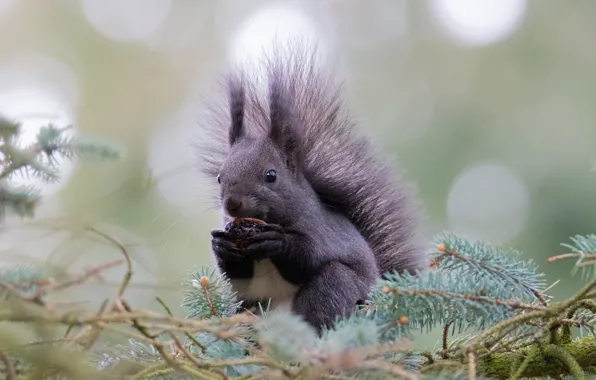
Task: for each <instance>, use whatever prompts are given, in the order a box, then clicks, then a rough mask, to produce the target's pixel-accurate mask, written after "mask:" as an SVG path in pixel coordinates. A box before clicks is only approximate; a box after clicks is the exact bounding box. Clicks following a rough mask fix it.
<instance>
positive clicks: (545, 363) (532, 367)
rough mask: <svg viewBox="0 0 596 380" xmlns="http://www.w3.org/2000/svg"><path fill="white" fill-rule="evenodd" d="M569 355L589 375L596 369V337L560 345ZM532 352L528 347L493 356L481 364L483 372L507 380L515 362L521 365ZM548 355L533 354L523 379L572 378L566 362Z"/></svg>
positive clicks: (544, 353) (543, 352)
mask: <svg viewBox="0 0 596 380" xmlns="http://www.w3.org/2000/svg"><path fill="white" fill-rule="evenodd" d="M559 347H560V348H562V349H563V350H565V351H566V352H568V353H569V354H570V355H571V357H572V358H573V359H575V361H576V362H577V363H578V364H579V365H580V367H582V368H585V369H586V372H588V373H596V372H593V370H594V369H596V338H594V337H586V338H583V339H581V340H576V341H573V342H570V343H567V344H562V345H561V346H559ZM530 350H535V348H526V349H523V350H519V351H517V352H514V353H504V354H494V355H491V356H489V357H487V358H485V359H483V360H482V361H481V362H480V363H479V364H480V366H479V367H480V372H481V373H483V374H484V375H486V376H488V377H491V378H495V379H507V378H509V377H510V376H511V375H512V371H511V367H512V365H513V364H514V363H520V362H521V361H523V359H524V358H525V357H526V355H528V354H530V352H531V351H530ZM547 353H548V350H547V352H545V351H544V350H540V352H537V353H533V358H532V360H531V361H530V362H529V363H528V366H527V368H526V370H525V371H524V372H523V374H522V377H546V376H550V377H556V376H559V375H570V374H571V371H570V369H569V367H568V366H567V365H566V364H564V363H563V361H561V360H558V359H555V358H552V357H550V356H549V355H547Z"/></svg>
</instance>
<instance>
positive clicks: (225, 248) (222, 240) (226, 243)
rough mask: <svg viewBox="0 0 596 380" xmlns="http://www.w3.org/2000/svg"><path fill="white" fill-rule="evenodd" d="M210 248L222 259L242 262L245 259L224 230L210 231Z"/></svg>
mask: <svg viewBox="0 0 596 380" xmlns="http://www.w3.org/2000/svg"><path fill="white" fill-rule="evenodd" d="M211 236H213V239H211V249H212V250H213V253H214V254H215V255H216V256H217V257H219V258H220V259H221V260H223V261H230V262H242V261H246V256H245V255H244V254H243V252H242V251H241V250H240V249H239V248H238V247H237V246H236V244H235V243H234V242H232V241H230V240H228V239H226V235H225V232H224V231H220V230H214V231H211Z"/></svg>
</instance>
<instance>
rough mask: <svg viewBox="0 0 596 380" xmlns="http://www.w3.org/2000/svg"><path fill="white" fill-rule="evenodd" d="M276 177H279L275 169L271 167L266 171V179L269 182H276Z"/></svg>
mask: <svg viewBox="0 0 596 380" xmlns="http://www.w3.org/2000/svg"><path fill="white" fill-rule="evenodd" d="M276 179H277V172H276V171H275V170H273V169H271V170H269V171H268V172H267V173H265V181H267V182H269V183H273V182H275V180H276Z"/></svg>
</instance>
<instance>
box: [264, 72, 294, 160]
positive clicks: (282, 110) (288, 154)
mask: <svg viewBox="0 0 596 380" xmlns="http://www.w3.org/2000/svg"><path fill="white" fill-rule="evenodd" d="M276 74H277V73H275V72H272V73H270V75H269V119H270V123H271V124H270V129H269V138H270V139H271V141H272V142H273V143H274V144H275V145H276V146H277V147H278V148H279V151H280V152H281V153H282V154H283V155H284V156H285V158H286V164H287V166H288V168H290V169H291V170H293V171H296V170H297V168H298V165H299V162H300V157H299V156H300V151H301V149H300V145H301V138H300V136H299V133H298V129H297V120H296V118H295V116H294V114H293V112H292V107H293V104H292V102H291V100H290V99H291V97H290V94H288V89H287V88H286V86H284V83H283V82H282V79H281V78H282V76H281V75H276Z"/></svg>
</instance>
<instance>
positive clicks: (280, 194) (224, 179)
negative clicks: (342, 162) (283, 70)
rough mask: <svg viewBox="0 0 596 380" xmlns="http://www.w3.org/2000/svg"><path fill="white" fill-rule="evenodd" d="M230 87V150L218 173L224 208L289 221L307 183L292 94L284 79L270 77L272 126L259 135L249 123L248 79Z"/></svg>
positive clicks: (238, 214)
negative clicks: (249, 126) (248, 126)
mask: <svg viewBox="0 0 596 380" xmlns="http://www.w3.org/2000/svg"><path fill="white" fill-rule="evenodd" d="M229 89H230V90H229V105H230V116H231V124H230V127H229V134H228V142H229V145H230V149H229V154H228V156H227V158H226V160H225V161H224V163H223V165H222V166H221V168H220V171H219V175H218V176H217V181H218V182H219V186H220V200H221V206H222V209H223V211H224V212H225V213H226V214H227V215H229V216H230V217H235V218H236V217H251V218H256V219H261V220H263V221H265V222H268V223H278V224H283V223H284V221H286V220H287V217H288V212H289V211H290V210H288V207H289V206H291V205H292V204H296V205H299V204H300V201H299V195H300V188H301V186H300V183H301V182H302V174H301V168H300V166H301V145H302V139H301V136H300V132H299V131H300V128H299V125H297V124H296V123H297V120H296V119H295V118H294V116H293V113H292V107H291V103H290V102H289V101H288V100H289V99H290V98H289V97H287V96H286V94H285V93H284V89H283V88H282V86H281V85H280V83H277V82H275V81H271V82H270V87H269V118H268V119H269V120H268V125H267V128H265V133H261V134H260V136H254V135H250V134H249V133H248V130H247V128H246V126H245V122H246V119H245V117H244V116H245V115H244V112H245V110H244V108H245V107H244V105H245V93H244V87H243V84H242V82H241V81H237V82H234V81H231V82H230V83H229Z"/></svg>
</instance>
